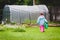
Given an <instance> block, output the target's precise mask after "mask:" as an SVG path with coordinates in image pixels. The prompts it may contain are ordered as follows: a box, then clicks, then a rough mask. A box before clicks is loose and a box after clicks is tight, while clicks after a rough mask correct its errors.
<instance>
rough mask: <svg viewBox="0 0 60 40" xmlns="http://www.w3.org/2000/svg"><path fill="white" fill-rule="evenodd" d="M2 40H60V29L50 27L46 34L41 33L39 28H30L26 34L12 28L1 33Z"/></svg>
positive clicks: (0, 39) (26, 29)
mask: <svg viewBox="0 0 60 40" xmlns="http://www.w3.org/2000/svg"><path fill="white" fill-rule="evenodd" d="M0 40H60V27H49V28H48V29H45V32H40V30H39V27H28V28H25V31H24V32H17V31H14V29H13V28H10V29H8V30H5V31H2V30H1V31H0Z"/></svg>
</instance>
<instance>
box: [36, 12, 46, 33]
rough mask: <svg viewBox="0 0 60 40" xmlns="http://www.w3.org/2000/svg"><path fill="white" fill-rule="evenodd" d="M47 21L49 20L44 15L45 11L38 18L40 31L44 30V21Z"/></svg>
mask: <svg viewBox="0 0 60 40" xmlns="http://www.w3.org/2000/svg"><path fill="white" fill-rule="evenodd" d="M45 22H46V23H47V20H46V19H45V17H44V13H43V12H41V13H40V16H39V17H38V19H37V24H39V26H40V31H41V32H44V23H45Z"/></svg>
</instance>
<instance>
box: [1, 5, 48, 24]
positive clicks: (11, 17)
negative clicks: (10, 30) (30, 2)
mask: <svg viewBox="0 0 60 40" xmlns="http://www.w3.org/2000/svg"><path fill="white" fill-rule="evenodd" d="M40 12H44V13H45V17H46V15H47V14H48V8H47V6H46V5H34V6H27V5H5V6H4V9H3V20H2V21H3V22H4V23H6V22H10V23H19V24H20V23H36V20H37V18H38V16H39V15H40ZM48 16H49V15H48ZM48 16H47V17H48Z"/></svg>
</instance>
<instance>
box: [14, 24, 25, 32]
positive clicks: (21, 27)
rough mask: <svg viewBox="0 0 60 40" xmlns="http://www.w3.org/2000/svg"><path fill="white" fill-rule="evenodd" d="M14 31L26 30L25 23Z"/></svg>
mask: <svg viewBox="0 0 60 40" xmlns="http://www.w3.org/2000/svg"><path fill="white" fill-rule="evenodd" d="M14 31H15V32H25V26H24V25H21V26H18V28H16V29H15V30H14Z"/></svg>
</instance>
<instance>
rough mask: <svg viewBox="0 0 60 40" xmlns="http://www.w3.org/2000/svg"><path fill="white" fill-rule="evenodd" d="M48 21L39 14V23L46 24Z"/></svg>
mask: <svg viewBox="0 0 60 40" xmlns="http://www.w3.org/2000/svg"><path fill="white" fill-rule="evenodd" d="M45 22H47V20H46V19H45V17H44V16H39V17H38V19H37V24H39V25H44V23H45Z"/></svg>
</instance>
